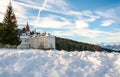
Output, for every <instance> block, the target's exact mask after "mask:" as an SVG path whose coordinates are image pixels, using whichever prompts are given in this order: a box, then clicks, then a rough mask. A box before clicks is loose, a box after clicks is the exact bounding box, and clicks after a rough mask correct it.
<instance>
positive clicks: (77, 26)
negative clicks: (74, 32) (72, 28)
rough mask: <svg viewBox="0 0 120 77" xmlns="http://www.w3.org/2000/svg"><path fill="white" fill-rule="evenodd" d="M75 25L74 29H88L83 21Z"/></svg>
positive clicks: (87, 25)
mask: <svg viewBox="0 0 120 77" xmlns="http://www.w3.org/2000/svg"><path fill="white" fill-rule="evenodd" d="M75 25H76V28H78V29H83V28H88V27H89V24H88V23H87V22H85V21H83V20H78V21H76V23H75Z"/></svg>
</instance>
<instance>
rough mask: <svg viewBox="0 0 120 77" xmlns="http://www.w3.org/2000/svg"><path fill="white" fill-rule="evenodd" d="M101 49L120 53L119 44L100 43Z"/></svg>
mask: <svg viewBox="0 0 120 77" xmlns="http://www.w3.org/2000/svg"><path fill="white" fill-rule="evenodd" d="M100 46H101V47H103V48H107V49H112V50H116V51H120V43H101V44H100Z"/></svg>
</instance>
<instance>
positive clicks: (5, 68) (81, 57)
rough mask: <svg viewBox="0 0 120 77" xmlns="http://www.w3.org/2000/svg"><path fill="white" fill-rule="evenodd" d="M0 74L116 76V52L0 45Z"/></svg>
mask: <svg viewBox="0 0 120 77" xmlns="http://www.w3.org/2000/svg"><path fill="white" fill-rule="evenodd" d="M0 77H120V54H119V53H104V52H89V51H84V52H77V51H75V52H66V51H57V50H48V51H43V50H37V49H36V50H34V49H24V50H21V49H0Z"/></svg>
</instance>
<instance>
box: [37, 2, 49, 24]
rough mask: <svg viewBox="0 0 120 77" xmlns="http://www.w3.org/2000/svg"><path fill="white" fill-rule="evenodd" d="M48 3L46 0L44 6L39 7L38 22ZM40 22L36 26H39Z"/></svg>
mask: <svg viewBox="0 0 120 77" xmlns="http://www.w3.org/2000/svg"><path fill="white" fill-rule="evenodd" d="M46 4H47V0H44V3H43V6H42V7H40V9H39V12H38V16H37V23H38V22H39V20H40V15H41V12H42V10H43V9H44V7H45V6H46ZM37 25H38V24H36V26H37Z"/></svg>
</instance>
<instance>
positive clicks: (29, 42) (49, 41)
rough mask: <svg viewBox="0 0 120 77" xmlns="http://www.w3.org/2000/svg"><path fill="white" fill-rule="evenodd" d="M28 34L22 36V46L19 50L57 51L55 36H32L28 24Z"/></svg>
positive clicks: (47, 34) (42, 34)
mask: <svg viewBox="0 0 120 77" xmlns="http://www.w3.org/2000/svg"><path fill="white" fill-rule="evenodd" d="M25 30H26V32H25V33H22V34H21V36H20V39H21V44H20V45H19V46H18V47H17V48H21V49H28V48H33V49H55V36H53V35H51V34H49V33H36V32H34V34H32V35H31V34H30V28H29V25H28V23H27V25H26V28H25Z"/></svg>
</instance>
